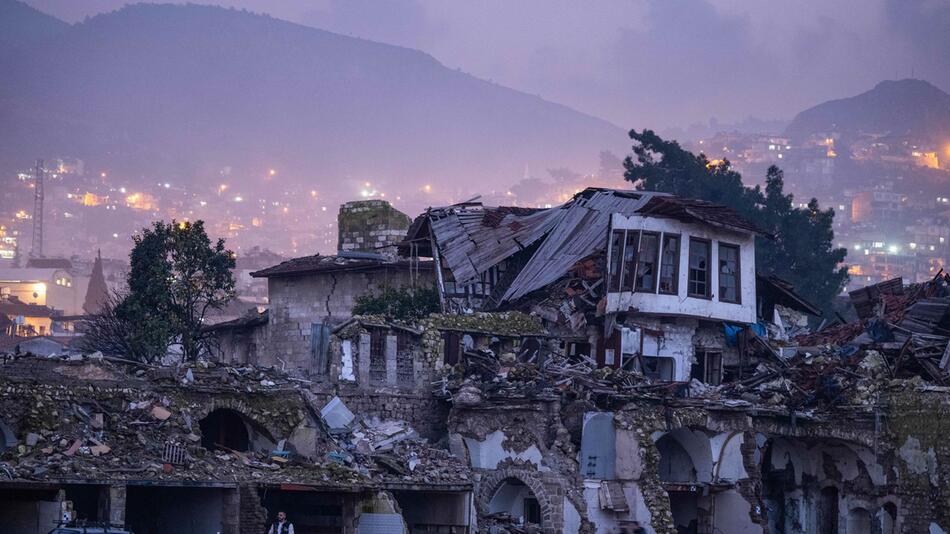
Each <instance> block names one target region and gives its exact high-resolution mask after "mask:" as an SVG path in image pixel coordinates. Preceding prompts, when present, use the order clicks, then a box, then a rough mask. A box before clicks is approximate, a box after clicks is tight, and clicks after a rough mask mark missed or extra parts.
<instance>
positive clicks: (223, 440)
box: [198, 408, 276, 452]
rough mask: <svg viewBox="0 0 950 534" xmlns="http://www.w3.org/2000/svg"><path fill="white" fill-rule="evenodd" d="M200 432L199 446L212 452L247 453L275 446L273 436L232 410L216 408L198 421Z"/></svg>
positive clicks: (246, 417) (245, 416)
mask: <svg viewBox="0 0 950 534" xmlns="http://www.w3.org/2000/svg"><path fill="white" fill-rule="evenodd" d="M198 427H199V428H200V430H201V445H202V446H203V447H204V448H206V449H208V450H214V449H216V448H219V446H223V447H224V448H225V449H230V450H236V451H240V452H247V451H253V450H257V449H258V448H261V444H263V445H264V448H267V449H268V450H269V448H271V447H273V446H274V445H275V444H276V440H275V439H274V436H273V434H271V433H270V432H269V431H268V430H267V429H266V428H264V427H263V426H262V425H260V424H258V423H257V422H256V421H254V420H253V419H251V418H249V417H248V416H247V415H245V414H244V413H243V412H240V411H237V410H234V409H232V408H216V409H214V410H211V411H209V412H208V413H207V415H205V416H204V417H202V418H201V419H200V420H199V421H198Z"/></svg>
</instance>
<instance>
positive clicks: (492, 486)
mask: <svg viewBox="0 0 950 534" xmlns="http://www.w3.org/2000/svg"><path fill="white" fill-rule="evenodd" d="M512 480H515V481H518V482H520V483H521V484H524V485H525V486H526V487H527V488H528V490H530V492H531V493H532V494H533V495H534V498H535V499H537V500H538V505H539V507H540V509H541V530H542V531H543V532H545V533H549V532H550V533H553V532H556V530H557V528H558V527H559V525H558V523H560V521H559V518H560V517H561V515H562V513H563V512H562V508H563V503H562V502H560V501H558V500H557V499H552V492H550V491H548V489H547V488H546V487H545V483H544V481H543V480H542V479H541V476H540V475H539V474H538V473H536V472H532V471H527V470H522V469H513V468H502V469H496V470H494V471H492V472H491V473H490V474H487V475H485V476H483V477H482V480H481V482H480V483H479V488H478V498H477V499H476V505H477V507H478V512H479V513H480V514H482V515H485V514H488V513H490V512H489V508H490V506H489V505H490V503H491V501H492V498H493V497H494V496H495V494H496V493H498V491H499V490H500V489H502V487H504V486H505V484H506V483H507V484H510V481H512Z"/></svg>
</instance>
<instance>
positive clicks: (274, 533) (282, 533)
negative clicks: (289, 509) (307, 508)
mask: <svg viewBox="0 0 950 534" xmlns="http://www.w3.org/2000/svg"><path fill="white" fill-rule="evenodd" d="M267 534H294V524H293V523H291V522H290V521H287V514H285V513H284V511H283V510H281V511H280V512H277V522H276V523H274V524H273V525H271V526H270V530H268V531H267Z"/></svg>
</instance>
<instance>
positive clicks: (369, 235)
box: [337, 200, 412, 258]
mask: <svg viewBox="0 0 950 534" xmlns="http://www.w3.org/2000/svg"><path fill="white" fill-rule="evenodd" d="M411 222H412V220H411V219H410V218H409V216H408V215H406V214H405V213H403V212H401V211H399V210H397V209H396V208H394V207H392V205H391V204H390V203H389V202H387V201H385V200H354V201H352V202H347V203H346V204H343V205H342V206H340V214H339V215H338V216H337V227H338V228H339V230H340V238H339V242H338V244H337V249H338V250H339V251H340V252H376V253H379V254H382V255H384V256H388V257H390V258H392V257H395V255H396V244H398V243H399V242H400V241H402V240H403V238H404V237H405V236H406V230H408V229H409V224H410V223H411Z"/></svg>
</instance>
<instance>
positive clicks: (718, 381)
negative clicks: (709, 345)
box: [690, 347, 723, 386]
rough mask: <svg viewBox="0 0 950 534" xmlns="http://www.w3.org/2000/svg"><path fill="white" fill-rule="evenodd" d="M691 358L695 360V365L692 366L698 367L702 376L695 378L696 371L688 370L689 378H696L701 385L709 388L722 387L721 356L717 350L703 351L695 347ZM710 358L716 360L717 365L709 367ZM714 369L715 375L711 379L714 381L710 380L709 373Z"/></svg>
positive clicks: (720, 352)
mask: <svg viewBox="0 0 950 534" xmlns="http://www.w3.org/2000/svg"><path fill="white" fill-rule="evenodd" d="M693 357H694V358H695V359H696V363H695V364H693V365H695V366H697V367H699V369H698V371H699V373H700V374H701V375H702V376H701V377H697V376H696V371H697V369H690V378H691V379H692V378H696V379H698V380H700V381H701V382H702V383H703V384H706V385H709V386H720V385H722V379H723V365H722V362H723V354H722V351H721V350H719V349H704V348H700V347H697V348H696V349H695V351H694V353H693ZM710 357H712V358H713V359H715V360H716V364H717V365H710V361H709V360H710ZM713 369H715V370H716V373H715V376H714V377H713V378H715V381H711V380H710V374H711V373H710V371H711V370H713Z"/></svg>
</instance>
